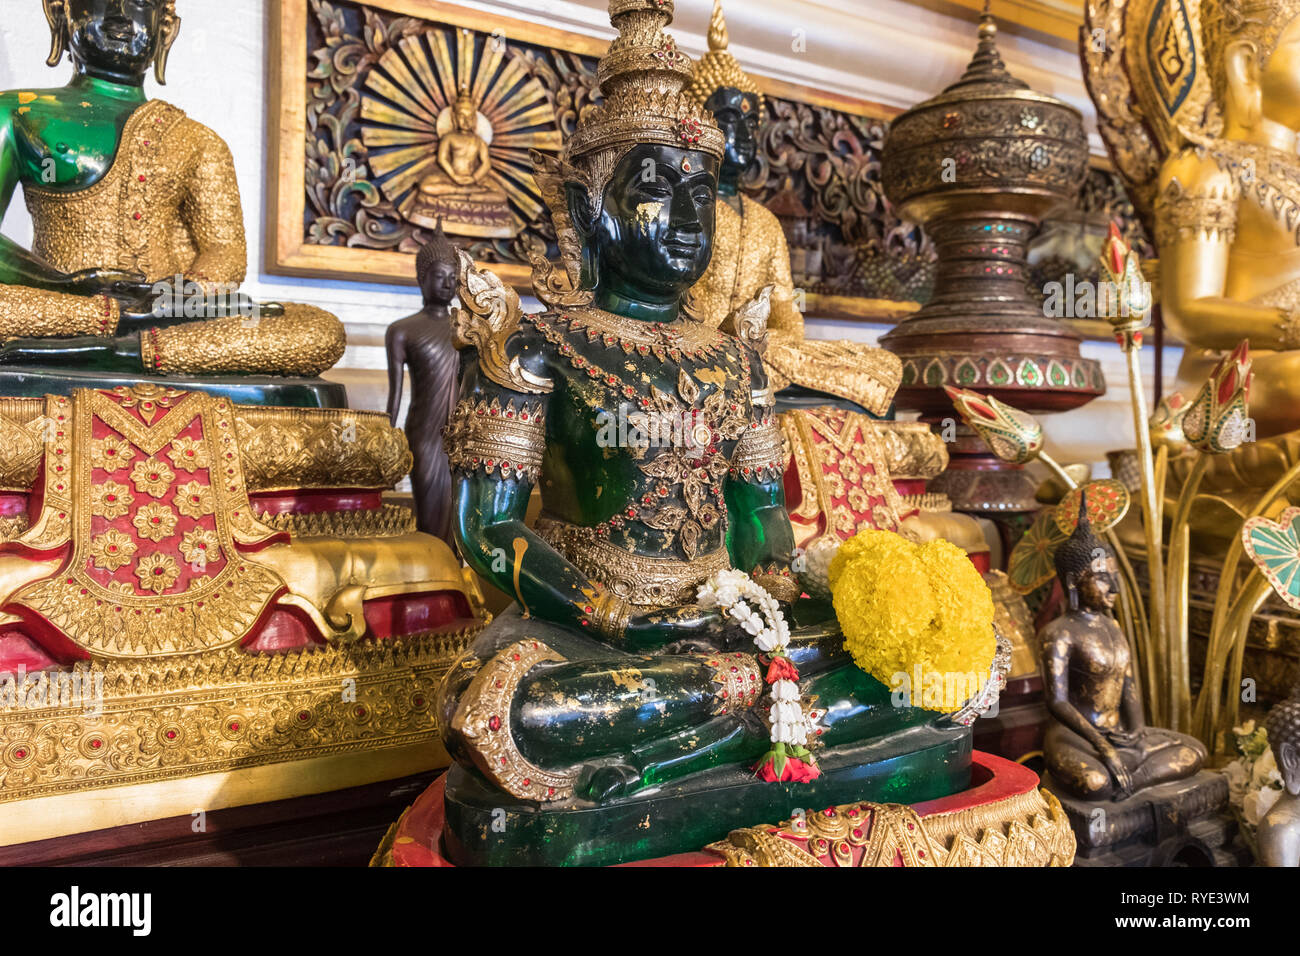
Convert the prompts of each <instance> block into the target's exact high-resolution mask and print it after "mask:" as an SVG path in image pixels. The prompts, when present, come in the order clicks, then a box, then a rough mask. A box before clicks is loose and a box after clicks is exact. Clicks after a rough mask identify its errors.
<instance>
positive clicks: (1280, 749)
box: [1258, 687, 1300, 866]
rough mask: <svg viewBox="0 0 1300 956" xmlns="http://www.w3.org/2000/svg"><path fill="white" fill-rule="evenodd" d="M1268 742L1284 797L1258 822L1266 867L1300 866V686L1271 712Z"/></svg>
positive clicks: (1261, 850) (1260, 850)
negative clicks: (1275, 762) (1280, 776)
mask: <svg viewBox="0 0 1300 956" xmlns="http://www.w3.org/2000/svg"><path fill="white" fill-rule="evenodd" d="M1266 726H1267V727H1268V743H1269V746H1270V747H1272V748H1273V759H1274V760H1276V761H1277V769H1278V772H1279V773H1280V774H1281V775H1282V796H1280V797H1278V799H1277V802H1276V803H1275V804H1273V807H1272V809H1270V810H1269V811H1268V813H1267V814H1265V815H1264V819H1263V820H1261V821H1260V824H1259V834H1258V839H1259V858H1260V862H1261V863H1263V864H1264V865H1265V866H1300V687H1297V688H1296V689H1295V692H1294V693H1293V694H1292V695H1291V696H1290V697H1289V698H1287V699H1286V700H1284V701H1283V702H1282V703H1280V704H1277V705H1276V706H1275V707H1274V708H1273V709H1272V710H1271V711H1269V713H1268V721H1267V724H1266Z"/></svg>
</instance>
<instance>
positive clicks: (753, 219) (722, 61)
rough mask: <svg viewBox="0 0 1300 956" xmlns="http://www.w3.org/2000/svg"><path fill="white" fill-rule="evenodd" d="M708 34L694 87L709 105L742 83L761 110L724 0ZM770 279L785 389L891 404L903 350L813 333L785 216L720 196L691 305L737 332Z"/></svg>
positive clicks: (772, 330)
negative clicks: (733, 43)
mask: <svg viewBox="0 0 1300 956" xmlns="http://www.w3.org/2000/svg"><path fill="white" fill-rule="evenodd" d="M708 42H709V50H708V52H707V53H705V54H704V55H703V56H702V57H701V58H700V60H699V61H698V62H697V63H696V65H695V69H694V72H693V75H692V77H691V85H690V86H689V87H688V89H687V93H688V95H690V96H691V97H692V98H694V100H695V101H696V102H697V103H698V104H699V105H700V106H701V107H703V106H704V105H705V104H706V103H707V102H708V100H709V98H710V97H712V96H713V94H714V93H716V92H717V91H718V90H720V89H728V88H730V89H736V90H740V91H741V92H743V93H750V94H753V95H755V96H756V97H757V98H758V112H759V115H760V116H761V115H762V114H763V110H764V108H765V104H766V99H765V97H764V96H763V93H762V90H761V89H760V88H759V86H758V84H757V83H756V82H755V81H754V80H753V79H752V78H751V77H750V76H749V75H748V74H747V73H746V72H745V71H744V70H743V69H742V68H741V66H740V63H739V62H738V61H737V60H736V57H735V56H734V55H733V54H732V53H731V51H730V50H729V49H728V47H729V45H730V39H729V36H728V33H727V23H726V19H725V17H724V15H723V11H722V4H721V0H715V2H714V6H713V16H712V19H711V21H710V24H709V40H708ZM767 286H771V287H772V294H771V312H770V315H769V318H768V330H769V342H768V347H767V352H766V353H765V354H764V364H765V365H766V366H767V368H768V374H769V375H770V376H771V378H772V384H773V388H774V389H775V390H777V391H779V390H780V389H782V388H784V387H786V386H788V385H790V384H791V383H793V384H795V385H800V386H803V387H805V388H808V389H812V390H814V391H818V392H826V393H829V394H831V395H834V396H836V397H838V398H843V399H847V400H849V401H851V402H854V403H856V404H858V405H861V406H862V407H863V408H865V409H867V410H868V411H870V412H873V413H876V414H883V413H884V412H885V411H887V410H888V408H889V404H890V402H891V401H892V399H893V396H894V392H895V391H896V390H897V388H898V385H899V383H900V382H901V380H902V365H901V363H900V362H899V360H898V358H897V357H895V356H894V355H893V354H891V353H889V352H886V351H885V350H883V349H876V348H871V347H869V346H866V345H863V344H861V343H857V342H842V341H827V340H820V339H806V338H805V337H804V321H803V315H802V314H801V312H800V311H799V309H798V307H797V306H796V304H795V291H794V280H793V278H792V276H791V271H790V250H789V247H788V245H787V242H786V237H785V231H784V230H783V229H782V227H781V223H780V221H779V220H778V219H777V218H776V216H775V215H773V214H772V213H771V211H769V210H768V209H767V208H766V207H765V206H763V205H762V203H760V202H758V201H757V200H755V199H752V198H750V197H749V196H745V195H740V196H738V197H736V198H735V199H734V200H733V201H731V202H719V203H718V206H717V222H716V225H715V228H714V238H713V261H712V262H711V263H710V265H709V270H708V272H706V273H705V275H704V277H703V278H702V279H700V281H699V283H698V284H697V285H696V286H695V288H694V289H693V290H692V299H691V308H692V310H693V311H694V312H695V314H697V315H698V316H699V317H700V318H701V319H702V320H703V321H704V322H705V323H706V324H708V325H711V326H713V327H721V328H723V329H724V330H725V331H727V332H734V331H735V328H734V327H735V320H734V316H735V315H736V313H737V311H738V310H740V309H742V308H744V307H745V306H746V305H747V304H748V303H750V302H751V301H753V300H754V299H755V298H757V297H758V295H759V293H760V292H761V291H762V290H763V289H764V288H766V287H767Z"/></svg>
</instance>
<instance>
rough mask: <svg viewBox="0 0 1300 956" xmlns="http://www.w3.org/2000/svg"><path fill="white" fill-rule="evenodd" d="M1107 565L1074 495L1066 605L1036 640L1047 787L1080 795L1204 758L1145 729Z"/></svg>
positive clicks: (1063, 550) (1168, 775)
mask: <svg viewBox="0 0 1300 956" xmlns="http://www.w3.org/2000/svg"><path fill="white" fill-rule="evenodd" d="M1113 561H1114V557H1113V556H1112V555H1111V553H1110V551H1109V550H1108V549H1107V548H1106V546H1105V545H1104V544H1103V543H1102V541H1101V539H1100V538H1098V537H1097V536H1096V535H1095V534H1094V533H1093V531H1092V526H1091V524H1090V522H1089V521H1088V513H1087V495H1086V494H1085V495H1082V496H1081V498H1080V503H1079V523H1078V525H1077V526H1076V528H1075V530H1074V533H1073V534H1072V535H1071V536H1070V538H1069V540H1068V541H1066V542H1065V544H1063V545H1062V546H1061V547H1060V549H1059V550H1058V551H1057V552H1056V574H1057V577H1058V578H1059V579H1060V581H1061V586H1062V588H1064V590H1065V594H1066V597H1067V599H1068V605H1067V607H1066V610H1065V613H1064V614H1062V615H1061V616H1060V617H1059V618H1057V619H1056V620H1055V621H1053V622H1052V623H1051V624H1049V625H1048V626H1047V627H1045V628H1044V629H1043V631H1042V633H1041V635H1040V639H1041V642H1042V648H1043V651H1042V653H1043V682H1044V686H1045V692H1046V697H1047V710H1048V713H1049V714H1050V715H1051V721H1050V723H1049V725H1048V728H1047V735H1046V739H1045V741H1044V744H1043V750H1044V759H1045V761H1046V763H1047V767H1048V770H1049V772H1050V774H1051V778H1052V781H1053V782H1054V785H1055V786H1053V787H1052V789H1058V788H1059V790H1060V791H1062V792H1064V793H1067V794H1070V795H1071V796H1074V797H1077V798H1079V799H1081V800H1088V801H1102V800H1123V799H1125V798H1127V797H1130V796H1132V795H1133V794H1135V793H1137V792H1139V791H1141V790H1145V789H1147V788H1149V787H1154V786H1156V785H1157V784H1161V783H1167V782H1169V781H1174V780H1183V779H1185V778H1187V777H1191V776H1192V775H1194V774H1195V773H1196V772H1197V771H1198V770H1200V769H1201V764H1202V763H1203V762H1204V760H1205V748H1204V746H1202V744H1201V742H1200V741H1199V740H1196V739H1195V738H1193V737H1188V736H1186V735H1184V734H1179V733H1175V732H1174V731H1172V730H1163V729H1160V728H1155V727H1148V726H1146V723H1145V720H1144V718H1143V714H1142V701H1141V698H1140V697H1139V696H1138V688H1137V683H1136V681H1135V679H1134V676H1133V665H1132V660H1131V655H1130V651H1129V643H1128V640H1127V639H1126V638H1125V636H1124V633H1123V631H1121V630H1120V628H1119V625H1118V624H1117V623H1116V621H1115V618H1114V617H1113V616H1112V608H1113V607H1114V606H1115V599H1116V594H1117V592H1116V586H1115V580H1114V577H1113V576H1112V572H1111V563H1112V562H1113Z"/></svg>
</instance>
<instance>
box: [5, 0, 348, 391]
mask: <svg viewBox="0 0 1300 956" xmlns="http://www.w3.org/2000/svg"><path fill="white" fill-rule="evenodd" d="M136 6H138V7H140V10H138V11H137V10H135V9H134V7H136ZM45 12H46V16H47V18H48V19H49V22H50V28H51V31H52V38H53V47H52V51H51V53H50V57H49V61H48V62H49V64H50V65H51V66H55V65H57V64H58V63H59V62H60V61H61V60H62V58H63V55H64V53H65V52H68V53H70V54H71V57H72V60H73V63H74V65H75V67H76V74H75V76H74V77H73V79H72V81H71V82H70V83H69V84H68V85H67V86H64V87H59V88H57V89H48V90H33V91H26V90H23V91H10V92H6V93H0V216H3V214H4V212H5V210H6V209H7V207H8V205H9V201H10V199H11V198H12V196H13V191H14V188H15V187H16V186H17V185H19V184H21V185H22V188H23V195H24V197H25V199H26V202H27V208H28V210H29V212H30V213H31V217H32V223H33V227H34V239H33V243H32V249H31V250H30V251H29V250H25V249H22V248H21V247H20V246H18V245H17V244H16V243H14V242H12V241H10V240H9V239H6V238H3V237H0V339H3V340H4V345H3V346H0V363H4V364H26V365H54V364H58V363H59V362H60V360H63V361H65V362H66V361H68V360H70V358H71V357H72V356H75V361H76V364H77V365H78V367H80V368H82V369H87V368H89V369H97V370H100V371H127V372H150V373H158V374H165V373H206V374H223V373H225V374H230V373H234V374H240V373H261V374H270V375H299V376H312V375H318V374H320V373H321V372H323V371H325V370H326V369H328V368H330V367H331V366H332V365H333V364H334V363H335V362H337V361H338V360H339V358H341V357H342V355H343V347H344V340H345V337H344V333H343V328H342V325H341V324H340V323H339V321H338V320H337V319H336V318H334V317H333V316H332V315H329V314H328V313H326V312H323V311H321V310H320V309H317V308H314V307H311V306H306V305H292V304H290V305H283V306H281V305H271V306H260V307H259V306H255V305H254V304H253V303H251V302H250V301H249V300H248V299H246V298H245V297H243V296H240V295H239V294H238V293H237V289H238V286H239V284H240V283H241V282H242V281H243V279H244V275H245V271H246V268H247V248H246V245H245V238H244V216H243V210H242V208H241V206H240V202H239V189H238V186H237V185H236V181H235V169H234V163H233V161H232V158H231V154H230V150H229V148H228V147H227V146H226V144H225V143H224V142H223V141H222V139H221V138H220V137H219V136H217V134H216V133H214V132H212V131H211V130H210V129H208V128H207V127H205V126H202V125H201V124H199V123H197V122H195V121H194V120H192V119H190V118H189V117H187V116H186V115H185V113H184V112H182V111H181V110H179V109H177V108H176V107H174V106H171V105H170V104H168V103H165V102H163V101H161V100H150V99H147V98H146V97H145V94H144V77H145V74H146V73H147V71H148V69H149V67H150V65H151V64H152V65H153V66H154V69H155V74H156V76H157V79H158V80H159V82H164V80H165V68H166V63H167V57H168V52H169V51H170V49H171V45H172V43H174V42H175V39H176V36H177V33H178V32H179V29H180V17H178V16H177V15H176V12H175V3H174V0H153V2H149V3H144V4H136V5H124V4H122V3H116V2H109V3H104V2H100V3H92V2H89V0H45Z"/></svg>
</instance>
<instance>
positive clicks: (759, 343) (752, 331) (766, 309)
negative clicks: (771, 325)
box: [732, 285, 776, 356]
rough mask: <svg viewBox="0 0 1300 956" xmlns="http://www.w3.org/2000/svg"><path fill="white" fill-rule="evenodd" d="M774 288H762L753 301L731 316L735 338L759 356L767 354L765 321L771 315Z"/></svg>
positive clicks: (769, 286) (770, 286)
mask: <svg viewBox="0 0 1300 956" xmlns="http://www.w3.org/2000/svg"><path fill="white" fill-rule="evenodd" d="M775 289H776V286H772V285H768V286H764V287H763V288H762V289H761V290H760V291H759V293H758V295H756V296H755V297H754V298H753V299H751V300H750V301H748V302H746V303H745V304H744V305H742V306H741V307H740V308H738V309H737V310H736V313H735V315H733V316H732V323H733V327H734V328H735V330H736V338H738V339H740V341H742V342H743V343H745V344H746V345H748V346H749V347H750V348H751V349H753V350H754V351H755V352H757V353H758V354H759V355H760V356H762V355H763V354H764V353H766V352H767V320H768V317H769V316H770V315H771V314H772V293H773V292H774V291H775Z"/></svg>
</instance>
